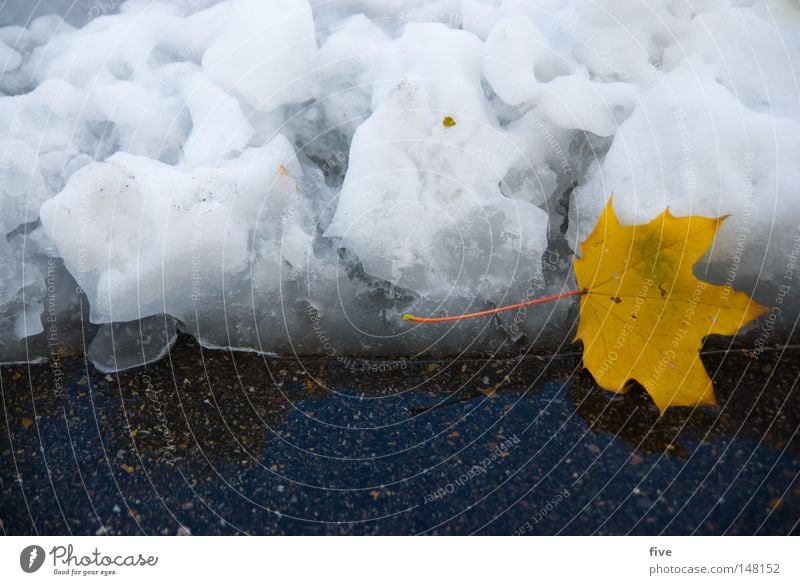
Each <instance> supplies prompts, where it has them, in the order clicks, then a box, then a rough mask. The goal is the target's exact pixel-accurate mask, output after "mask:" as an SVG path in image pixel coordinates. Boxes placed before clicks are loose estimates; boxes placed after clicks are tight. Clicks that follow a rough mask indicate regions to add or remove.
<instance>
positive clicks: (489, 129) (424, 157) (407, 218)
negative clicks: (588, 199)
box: [326, 24, 547, 296]
mask: <svg viewBox="0 0 800 585" xmlns="http://www.w3.org/2000/svg"><path fill="white" fill-rule="evenodd" d="M396 45H397V49H396V50H395V52H393V53H391V54H389V55H387V56H386V61H388V62H390V63H392V64H393V65H394V67H395V68H396V73H395V75H396V76H397V77H399V78H400V81H399V82H398V81H396V80H395V81H393V82H392V83H389V82H388V79H389V75H388V74H389V71H386V72H385V75H386V76H387V82H386V83H385V84H381V85H380V86H379V88H378V89H377V90H376V91H375V93H374V95H373V103H374V104H376V106H375V108H376V109H375V112H374V113H373V115H372V116H371V117H370V118H369V119H368V120H367V121H366V122H364V123H363V124H362V125H361V126H360V127H359V129H358V131H357V132H356V135H355V137H354V139H353V144H352V147H351V150H350V157H349V158H350V163H349V168H348V172H347V176H346V177H345V181H344V185H343V187H342V193H341V196H340V201H339V204H338V206H337V210H336V215H335V216H334V219H333V222H332V223H331V225H330V227H329V228H328V230H327V232H326V235H328V236H330V237H337V238H341V241H342V245H343V246H344V247H346V248H347V249H348V250H351V251H352V252H354V253H355V254H356V255H357V256H358V258H359V260H360V261H361V262H363V265H364V268H365V269H366V271H367V272H368V273H369V274H371V275H373V276H376V277H378V278H381V279H384V280H387V281H390V282H393V283H395V284H398V285H400V286H402V287H405V288H408V289H410V290H413V291H416V292H418V293H420V294H423V295H434V296H435V295H445V294H446V293H447V291H453V293H454V294H456V295H460V294H474V293H475V291H476V290H477V289H478V288H480V287H481V286H482V285H486V286H487V287H488V288H490V289H491V288H492V287H498V286H503V284H504V283H508V282H509V280H511V279H514V278H517V277H519V278H521V279H524V278H525V275H526V274H528V271H530V270H535V269H536V267H537V266H538V265H539V260H540V258H541V255H542V252H543V251H544V248H545V246H546V225H547V217H546V214H545V213H544V212H542V211H541V210H539V209H537V208H536V207H534V206H532V205H530V204H529V203H526V202H522V201H514V200H511V199H508V198H506V197H504V196H503V194H502V192H501V190H500V183H501V181H502V180H503V178H504V176H505V175H506V173H507V172H508V169H509V167H510V165H511V164H512V163H513V162H514V160H515V158H516V157H517V156H519V154H518V152H517V151H516V149H515V148H514V145H513V144H512V143H511V141H510V140H509V139H508V138H507V137H505V136H504V132H503V131H502V129H500V127H499V126H498V124H497V122H496V121H495V120H493V119H492V117H491V115H490V113H489V111H488V105H487V103H486V101H485V97H484V95H483V92H482V91H481V90H480V75H481V47H480V43H479V42H478V41H477V39H475V37H474V36H472V35H471V34H467V33H464V32H460V31H452V30H449V29H447V28H445V27H443V26H442V25H439V24H424V25H408V26H407V27H406V31H405V33H404V34H403V36H402V37H401V38H400V39H398V41H397V43H396ZM429 47H430V49H429V50H433V51H434V52H435V58H431V57H430V55H429V54H428V53H423V51H424V50H425V49H426V48H429ZM442 47H446V49H444V50H443V49H442ZM397 77H395V79H397Z"/></svg>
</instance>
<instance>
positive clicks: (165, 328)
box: [87, 315, 177, 372]
mask: <svg viewBox="0 0 800 585" xmlns="http://www.w3.org/2000/svg"><path fill="white" fill-rule="evenodd" d="M176 339H177V331H176V329H175V319H173V318H172V317H170V316H168V315H153V316H152V317H146V318H144V319H141V320H138V321H134V322H127V323H121V322H116V323H108V324H106V325H103V326H102V327H100V330H99V331H98V332H97V335H95V337H94V339H93V340H92V343H91V345H90V346H89V350H88V352H87V356H88V358H89V359H90V360H91V361H92V364H94V367H96V368H97V369H98V370H100V371H101V372H117V371H121V370H127V369H129V368H135V367H137V366H140V365H142V364H146V363H148V362H153V361H156V360H158V359H160V358H162V357H163V356H165V355H166V354H167V352H168V351H169V349H170V348H171V347H172V345H173V344H174V343H175V340H176Z"/></svg>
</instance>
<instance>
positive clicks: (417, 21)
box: [0, 0, 800, 371]
mask: <svg viewBox="0 0 800 585" xmlns="http://www.w3.org/2000/svg"><path fill="white" fill-rule="evenodd" d="M26 6H27V5H25V3H18V4H14V3H12V8H9V9H8V10H6V9H5V8H4V13H3V15H2V17H0V209H1V210H2V213H0V228H2V229H3V230H4V234H5V235H6V237H5V238H3V239H2V240H0V269H2V270H3V274H4V278H3V280H2V282H0V322H2V323H3V325H4V326H3V327H2V330H0V363H2V362H7V361H18V360H32V359H38V358H42V357H47V356H48V354H49V353H50V352H51V351H52V350H51V349H50V343H51V342H52V341H53V338H55V337H57V338H58V342H59V343H60V344H61V345H62V346H65V347H67V346H69V347H73V346H74V345H75V344H76V343H79V341H78V340H83V339H84V338H85V339H86V342H87V343H89V345H88V348H87V351H88V355H89V357H90V359H91V360H92V361H93V362H94V363H95V364H96V365H97V367H99V368H100V369H102V370H103V371H112V370H115V369H120V368H126V367H131V366H135V365H137V364H139V363H142V362H146V361H150V360H153V359H158V358H159V357H160V356H162V355H164V353H165V352H166V351H167V350H168V348H169V346H170V345H171V344H172V343H173V342H174V339H175V337H176V335H177V332H178V331H183V332H186V333H189V334H191V335H193V336H195V337H196V338H197V339H198V340H199V341H200V342H201V343H203V344H205V345H206V346H209V347H232V348H236V349H242V350H252V351H261V352H274V353H284V354H291V353H297V354H323V355H329V356H330V357H335V356H344V355H353V354H358V355H432V356H435V355H440V356H441V355H455V354H460V353H487V352H494V351H500V352H504V353H509V354H514V353H523V352H525V351H535V352H536V351H553V350H557V349H559V348H560V347H563V345H564V344H566V343H568V341H569V339H570V326H571V322H572V321H571V318H570V316H574V315H573V313H572V312H571V311H574V307H573V305H572V304H571V303H570V302H569V301H565V302H560V303H557V304H554V305H550V306H542V307H537V308H535V309H534V308H531V309H529V310H527V311H524V312H517V313H506V314H504V315H502V316H500V317H498V318H495V319H490V320H478V321H471V322H464V323H460V324H458V325H454V326H448V327H439V326H435V327H431V326H422V327H416V326H415V327H412V326H409V325H408V324H407V323H404V322H402V321H401V320H400V316H401V315H402V314H403V313H406V312H413V313H419V314H428V313H431V314H453V313H460V312H464V311H474V310H480V309H486V308H489V307H491V306H496V305H500V304H508V303H513V302H518V301H519V300H522V299H525V298H535V297H538V296H544V295H546V294H550V293H555V292H559V291H563V290H568V289H570V288H572V287H573V286H574V282H573V278H572V275H571V272H570V255H571V254H572V253H580V242H581V241H582V240H583V239H584V238H585V237H586V236H587V235H588V233H589V232H590V230H591V229H592V228H593V226H594V223H595V220H596V218H597V215H598V213H599V212H600V210H601V209H602V207H603V206H604V205H605V202H606V201H607V198H608V196H609V195H610V193H611V192H612V191H613V192H614V205H615V209H616V211H617V214H618V215H619V216H620V218H621V219H622V220H623V221H625V222H642V221H647V220H648V219H651V218H652V217H654V216H656V215H658V214H659V213H660V212H661V211H662V210H663V209H664V208H665V207H669V208H670V209H671V210H672V212H673V213H675V214H678V215H682V214H689V213H692V214H700V215H708V216H717V215H728V216H729V218H728V219H727V220H726V221H725V223H724V225H723V228H722V230H721V232H720V234H719V237H718V238H717V241H716V243H715V245H714V248H713V250H711V251H710V253H709V254H708V256H707V258H706V259H705V261H704V262H702V263H701V264H700V265H698V267H697V268H696V270H697V271H698V272H699V273H702V274H703V276H704V277H705V278H707V279H708V280H711V281H715V282H720V283H728V284H731V285H732V286H735V287H736V288H739V289H741V290H744V291H746V292H748V293H751V294H754V296H755V297H756V298H757V300H759V301H760V302H762V303H763V304H765V305H767V306H768V307H774V308H775V309H777V310H776V311H774V313H775V315H776V317H775V319H776V323H775V327H774V328H770V330H769V332H768V335H767V337H768V338H769V339H768V341H769V342H770V343H776V342H779V341H781V339H783V338H785V335H786V332H787V331H788V330H789V329H790V328H791V325H792V323H793V322H794V321H795V320H796V319H797V317H798V314H800V295H799V294H798V292H797V291H798V287H800V283H798V282H797V278H798V277H799V276H800V271H798V270H797V269H796V264H797V255H798V253H800V252H799V251H800V198H799V197H800V196H798V192H800V170H798V167H797V164H796V161H797V160H798V159H799V157H800V82H798V75H797V71H798V65H800V63H799V61H800V32H798V31H800V26H798V25H800V6H798V4H797V2H795V1H794V0H791V1H790V0H775V1H774V2H768V3H765V2H761V1H756V0H737V1H735V2H721V1H718V0H591V1H590V0H536V1H532V2H517V1H512V0H435V1H423V0H391V1H378V0H333V1H321V0H312V1H310V2H309V1H307V0H297V1H293V2H290V3H286V2H279V1H278V0H203V1H201V2H198V1H195V0H192V1H189V0H128V1H127V2H108V3H96V2H83V3H80V2H79V3H77V4H73V3H72V2H69V3H67V2H61V1H60V0H59V1H57V2H56V1H53V0H51V2H42V3H37V4H36V7H35V9H34V7H33V5H31V6H29V7H27V8H26ZM48 7H49V9H50V12H52V14H48ZM70 7H71V9H70ZM787 287H788V288H787ZM76 289H77V290H76ZM571 307H572V309H571ZM81 315H84V317H85V316H86V315H88V317H89V321H90V323H87V322H85V321H82V318H81ZM53 327H55V330H53V329H52V328H53ZM755 329H756V332H755V334H758V333H759V332H762V333H763V331H764V329H763V327H762V329H761V330H759V329H758V327H756V328H755ZM782 336H783V337H782Z"/></svg>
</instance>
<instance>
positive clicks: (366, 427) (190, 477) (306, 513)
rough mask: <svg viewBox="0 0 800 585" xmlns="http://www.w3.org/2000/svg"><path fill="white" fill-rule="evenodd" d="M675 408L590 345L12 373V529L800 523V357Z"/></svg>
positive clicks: (4, 443) (752, 359)
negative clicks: (569, 349) (511, 352)
mask: <svg viewBox="0 0 800 585" xmlns="http://www.w3.org/2000/svg"><path fill="white" fill-rule="evenodd" d="M703 361H704V363H705V364H706V367H707V369H708V370H709V372H710V373H712V374H713V377H714V382H715V387H716V391H717V395H718V399H719V403H720V406H719V407H717V408H705V409H689V408H676V409H669V410H668V411H667V413H666V414H665V415H664V416H661V417H659V414H658V412H657V410H656V408H655V407H654V406H653V404H652V403H651V402H650V400H649V398H648V397H647V395H646V394H645V393H644V392H643V391H642V390H641V389H637V388H634V389H632V390H631V391H630V392H629V393H628V394H626V395H624V396H623V395H615V394H611V393H609V392H605V391H603V390H601V389H599V388H598V387H597V386H596V385H595V383H594V382H593V380H592V378H591V376H590V375H589V374H588V373H587V372H585V371H584V370H582V369H581V362H580V356H579V354H577V353H567V354H563V355H559V356H556V357H547V356H545V357H525V358H518V359H506V360H497V359H483V360H480V359H477V360H476V359H473V360H457V361H419V360H417V361H411V360H368V361H364V360H348V361H342V360H326V359H322V358H302V359H300V358H271V357H265V356H261V355H257V354H250V353H231V352H228V351H211V350H207V349H202V348H201V347H199V346H198V345H197V344H196V343H195V342H194V341H193V340H192V339H191V338H189V337H186V336H181V337H180V339H179V341H178V343H177V344H176V345H175V347H174V348H173V349H172V351H171V352H170V354H169V355H168V356H167V357H166V358H164V359H162V360H161V361H159V362H157V363H153V364H149V365H147V366H144V367H140V368H136V369H132V370H128V371H125V372H121V373H118V374H103V373H100V372H98V371H97V370H95V369H94V368H93V367H91V366H90V365H88V364H87V363H86V361H85V358H84V357H81V356H78V357H72V358H64V359H62V360H61V361H60V362H58V363H55V364H54V363H50V364H48V363H44V364H36V365H34V364H26V365H20V366H6V367H2V368H0V383H1V385H0V386H1V388H2V411H3V416H2V417H1V418H0V527H2V533H3V534H16V535H20V534H26V535H30V534H40V535H53V534H57V535H67V534H75V535H95V534H154V535H176V534H195V535H203V534H240V533H244V534H509V535H510V534H542V535H552V534H643V535H655V534H681V535H682V534H707V535H718V534H746V535H749V534H778V535H784V534H797V533H798V532H799V529H798V524H799V523H800V481H798V477H799V474H800V438H798V429H800V396H799V394H800V385H798V376H799V375H800V348H798V347H788V348H777V349H773V350H770V351H764V352H763V353H761V354H760V355H758V356H756V355H753V354H751V353H748V352H746V351H734V352H725V351H715V352H708V353H706V354H704V356H703Z"/></svg>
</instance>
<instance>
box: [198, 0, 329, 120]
mask: <svg viewBox="0 0 800 585" xmlns="http://www.w3.org/2000/svg"><path fill="white" fill-rule="evenodd" d="M230 10H231V14H230V18H229V20H228V22H227V23H226V25H225V28H224V30H223V32H222V34H221V35H220V37H219V38H218V39H217V40H216V41H215V42H214V43H213V44H212V45H211V46H210V47H209V48H208V50H207V51H206V52H205V54H204V55H203V71H204V72H205V73H206V75H207V76H208V77H209V79H212V80H213V81H215V82H216V83H218V84H219V85H220V86H221V87H223V88H224V89H225V90H226V91H229V92H231V93H233V94H235V95H238V96H241V98H242V99H244V100H245V101H246V102H247V103H248V104H249V105H250V106H252V107H253V108H256V109H260V110H272V109H274V108H276V107H278V106H280V105H283V104H285V103H287V102H299V101H303V100H304V99H307V97H308V95H309V93H308V88H307V86H306V83H307V78H306V75H307V73H308V71H309V70H310V69H311V68H312V67H313V66H314V61H315V59H316V54H317V42H316V37H315V32H314V21H313V20H312V18H311V8H310V7H309V5H308V2H307V0H297V1H296V2H292V3H291V4H287V3H286V2H281V1H280V0H232V2H231V3H230Z"/></svg>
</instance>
